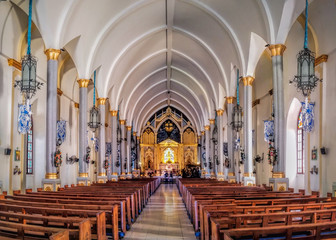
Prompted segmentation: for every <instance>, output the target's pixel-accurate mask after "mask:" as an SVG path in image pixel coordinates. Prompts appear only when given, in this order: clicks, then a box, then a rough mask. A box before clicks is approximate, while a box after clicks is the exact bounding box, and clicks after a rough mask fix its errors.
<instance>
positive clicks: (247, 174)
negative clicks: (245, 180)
mask: <svg viewBox="0 0 336 240" xmlns="http://www.w3.org/2000/svg"><path fill="white" fill-rule="evenodd" d="M244 177H253V173H244Z"/></svg>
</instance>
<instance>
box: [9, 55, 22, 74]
mask: <svg viewBox="0 0 336 240" xmlns="http://www.w3.org/2000/svg"><path fill="white" fill-rule="evenodd" d="M7 61H8V66H11V67H15V68H16V69H17V70H20V71H21V69H22V64H21V63H20V62H19V61H16V60H15V59H14V58H8V60H7Z"/></svg>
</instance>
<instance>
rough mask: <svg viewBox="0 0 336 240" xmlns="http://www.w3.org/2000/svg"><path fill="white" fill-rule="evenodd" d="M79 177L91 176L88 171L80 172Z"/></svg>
mask: <svg viewBox="0 0 336 240" xmlns="http://www.w3.org/2000/svg"><path fill="white" fill-rule="evenodd" d="M79 177H85V178H87V177H89V174H88V173H79Z"/></svg>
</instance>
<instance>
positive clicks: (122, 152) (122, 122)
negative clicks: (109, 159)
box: [119, 120, 127, 179]
mask: <svg viewBox="0 0 336 240" xmlns="http://www.w3.org/2000/svg"><path fill="white" fill-rule="evenodd" d="M119 122H120V128H121V143H120V144H121V146H120V155H121V157H120V167H121V176H120V178H122V179H125V178H126V170H127V167H126V168H125V164H126V158H127V155H126V141H125V139H126V131H125V130H126V129H125V122H126V121H125V120H119Z"/></svg>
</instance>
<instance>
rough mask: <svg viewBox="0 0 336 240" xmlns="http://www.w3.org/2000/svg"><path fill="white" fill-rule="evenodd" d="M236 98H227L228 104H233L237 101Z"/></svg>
mask: <svg viewBox="0 0 336 240" xmlns="http://www.w3.org/2000/svg"><path fill="white" fill-rule="evenodd" d="M235 98H236V97H226V102H227V103H228V104H233V100H234V99H235Z"/></svg>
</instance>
